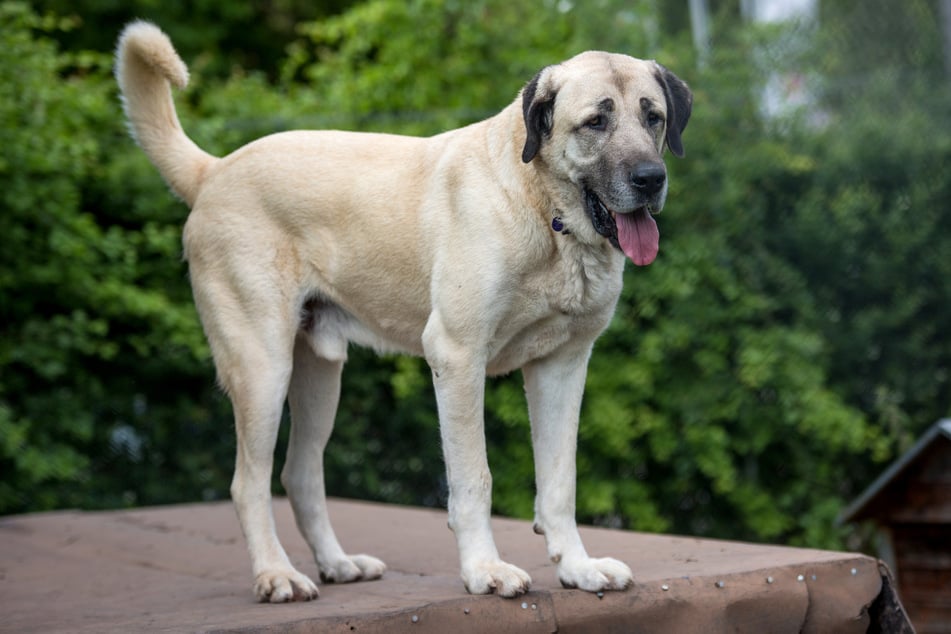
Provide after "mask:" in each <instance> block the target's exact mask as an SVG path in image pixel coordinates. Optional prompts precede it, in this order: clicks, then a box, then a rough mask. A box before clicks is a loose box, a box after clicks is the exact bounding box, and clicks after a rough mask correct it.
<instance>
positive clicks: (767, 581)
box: [766, 577, 775, 583]
mask: <svg viewBox="0 0 951 634" xmlns="http://www.w3.org/2000/svg"><path fill="white" fill-rule="evenodd" d="M773 581H775V579H773V578H772V577H766V583H772V582H773Z"/></svg>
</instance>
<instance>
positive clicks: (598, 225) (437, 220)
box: [116, 21, 693, 602]
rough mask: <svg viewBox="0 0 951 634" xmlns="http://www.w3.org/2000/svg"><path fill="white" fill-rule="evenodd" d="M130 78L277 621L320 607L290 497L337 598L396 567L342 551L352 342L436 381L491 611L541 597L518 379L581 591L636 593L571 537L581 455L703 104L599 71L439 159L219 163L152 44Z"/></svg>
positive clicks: (459, 514)
mask: <svg viewBox="0 0 951 634" xmlns="http://www.w3.org/2000/svg"><path fill="white" fill-rule="evenodd" d="M116 78H117V81H118V84H119V87H120V90H121V95H122V102H123V107H124V111H125V115H126V117H127V120H128V123H129V128H130V130H131V133H132V136H133V137H134V139H135V140H136V142H137V143H138V144H139V145H140V146H141V148H142V149H143V150H144V151H145V153H146V154H147V155H148V157H149V158H150V159H151V161H152V162H153V163H154V164H155V166H156V167H157V169H158V171H159V172H160V173H161V174H162V176H163V177H164V179H165V180H166V181H167V183H168V185H169V187H170V188H171V190H172V191H173V192H174V193H175V194H176V195H177V196H178V197H180V198H181V199H182V200H183V201H184V202H185V203H186V204H187V205H188V206H189V207H190V210H191V211H190V213H189V215H188V219H187V221H186V223H185V227H184V231H183V245H184V256H185V259H186V260H187V262H188V267H189V273H190V278H191V284H192V290H193V294H194V299H195V303H196V306H197V309H198V313H199V316H200V318H201V322H202V326H203V328H204V331H205V334H206V336H207V338H208V342H209V345H210V348H211V351H212V354H213V357H214V362H215V367H216V370H217V375H218V381H219V383H220V385H221V386H222V388H223V389H224V391H225V392H226V393H227V394H228V395H229V397H230V399H231V402H232V405H233V409H234V417H235V428H236V433H237V457H236V462H235V473H234V479H233V481H232V485H231V495H232V498H233V500H234V504H235V508H236V510H237V515H238V518H239V521H240V524H241V528H242V530H243V532H244V535H245V538H246V540H247V545H248V550H249V552H250V556H251V564H252V570H253V575H254V593H255V595H256V597H257V599H258V600H260V601H270V602H285V601H292V600H309V599H314V598H316V597H317V596H318V590H317V586H316V584H315V583H314V582H313V581H312V580H311V579H310V578H309V577H307V576H305V575H304V574H302V573H300V572H299V571H297V570H296V569H295V568H294V567H293V565H292V564H291V562H290V561H289V559H288V557H287V555H286V553H285V551H284V549H283V547H282V546H281V544H280V542H279V540H278V537H277V534H276V533H275V529H274V520H273V515H272V510H271V491H270V483H271V471H272V468H273V453H274V448H275V442H276V438H277V431H278V426H279V424H280V420H281V412H282V408H283V404H284V402H285V399H286V401H287V402H288V403H289V407H290V412H291V432H290V443H289V447H288V451H287V460H286V465H285V467H284V470H283V471H282V474H281V481H282V483H283V485H284V487H285V489H286V491H287V495H288V497H289V498H290V501H291V505H292V507H293V510H294V515H295V519H296V522H297V526H298V528H299V529H300V531H301V533H302V534H303V536H304V537H305V539H306V541H307V543H308V544H309V545H310V548H311V549H312V551H313V554H314V558H315V559H316V562H317V567H318V569H319V572H320V577H321V578H322V579H323V580H324V581H327V582H350V581H357V580H361V579H376V578H379V577H380V576H381V575H383V573H384V571H385V569H386V567H385V565H384V564H383V562H381V561H380V560H379V559H376V558H375V557H371V556H368V555H348V554H346V553H345V552H344V551H343V549H342V548H341V546H340V544H339V543H338V541H337V538H336V537H335V535H334V531H333V528H332V527H331V523H330V518H329V517H328V514H327V506H326V497H325V487H324V477H323V452H324V447H325V445H326V443H327V439H328V437H329V436H330V432H331V429H332V427H333V423H334V417H335V415H336V409H337V403H338V400H339V393H340V376H341V371H342V368H343V365H344V362H345V361H346V359H347V347H348V345H349V343H355V344H358V345H363V346H371V347H373V348H375V349H376V350H378V351H386V352H393V351H398V352H403V353H409V354H414V355H421V356H422V357H424V358H425V359H426V361H427V363H428V364H429V367H430V369H431V371H432V378H433V383H434V385H435V392H436V405H437V409H438V413H439V420H440V436H441V440H442V446H443V451H444V455H445V462H446V470H447V474H448V487H449V500H448V512H449V527H450V529H451V530H452V531H453V532H454V533H455V537H456V540H457V543H458V550H459V558H460V566H461V576H462V580H463V582H464V584H465V588H466V589H467V590H468V591H469V592H470V593H474V594H486V593H491V592H495V593H497V594H499V595H501V596H504V597H513V596H516V595H519V594H521V593H524V592H526V591H527V590H528V588H529V585H530V583H531V579H530V578H529V575H528V574H527V573H526V572H524V571H523V570H521V569H519V568H517V567H516V566H513V565H511V564H509V563H506V562H505V561H503V560H502V559H501V558H500V557H499V553H498V550H497V549H496V545H495V542H494V540H493V536H492V532H491V528H490V522H489V517H490V509H491V489H492V476H491V474H490V473H489V467H488V463H487V460H486V445H485V435H484V420H483V411H484V409H483V396H484V389H485V379H486V376H487V375H500V374H506V373H509V372H512V371H514V370H517V369H521V371H522V374H523V378H524V383H525V392H526V396H527V401H528V410H529V418H530V420H531V437H532V443H533V450H534V458H535V473H536V486H537V493H536V498H535V522H534V528H535V531H536V532H537V533H539V534H541V535H544V537H545V540H546V546H547V551H548V555H549V557H550V558H551V560H552V561H553V562H555V563H556V564H557V571H558V576H559V578H560V581H561V583H562V584H563V585H564V586H565V587H570V588H581V589H584V590H588V591H591V592H599V591H604V590H623V589H625V588H627V587H629V586H630V585H631V584H632V583H633V576H632V573H631V569H630V568H629V567H628V566H627V565H626V564H624V563H622V562H620V561H618V560H616V559H611V558H601V559H599V558H592V557H589V556H588V554H587V552H586V551H585V548H584V545H583V544H582V541H581V538H580V536H579V534H578V529H577V525H576V520H575V486H576V484H575V476H576V468H575V452H576V445H577V430H578V418H579V413H580V409H581V400H582V392H583V390H584V383H585V376H586V372H587V363H588V358H589V356H590V354H591V349H592V346H593V344H594V341H595V339H596V338H597V337H598V336H599V334H600V333H601V332H602V331H603V330H604V329H605V327H606V326H607V325H608V322H609V321H610V319H611V317H612V314H613V312H614V309H615V305H616V303H617V301H618V297H619V295H620V292H621V285H622V272H623V269H624V266H625V262H626V261H627V260H631V261H632V262H633V263H634V264H635V265H639V266H644V265H647V264H650V263H651V262H652V261H653V260H654V259H655V257H656V255H657V252H658V244H659V232H658V229H657V224H656V222H655V220H654V218H653V215H654V214H656V213H658V212H660V211H661V209H662V207H663V206H664V202H665V200H666V197H667V185H668V183H667V170H666V167H665V164H664V161H663V158H662V156H663V153H664V149H665V147H666V148H668V149H669V150H670V151H671V152H672V153H673V154H674V155H676V156H683V153H684V150H683V143H682V140H681V135H682V133H683V131H684V128H685V127H686V125H687V121H688V119H689V117H690V114H691V108H692V101H693V97H692V93H691V92H690V89H689V88H688V86H687V85H686V84H685V83H684V82H683V81H682V80H680V79H679V78H678V77H677V76H676V75H674V74H673V73H672V72H670V71H669V70H667V69H666V68H664V67H663V66H661V65H660V64H658V63H656V62H654V61H645V60H639V59H635V58H632V57H628V56H625V55H617V54H609V53H603V52H585V53H581V54H579V55H577V56H575V57H573V58H571V59H569V60H567V61H565V62H563V63H561V64H557V65H552V66H547V67H545V68H543V69H542V70H540V71H539V72H538V73H537V74H536V75H535V76H534V78H533V79H532V80H531V81H530V82H529V83H528V84H527V85H525V87H524V88H523V89H522V90H521V92H520V94H519V95H518V97H517V98H516V99H515V101H514V102H513V103H511V104H510V105H509V106H507V107H506V108H505V109H503V110H502V111H501V112H500V113H498V114H497V115H495V116H493V117H491V118H489V119H486V120H484V121H482V122H479V123H475V124H472V125H469V126H466V127H463V128H460V129H456V130H451V131H448V132H445V133H442V134H439V135H436V136H433V137H429V138H417V137H406V136H398V135H388V134H376V133H360V132H342V131H291V132H281V133H277V134H272V135H270V136H266V137H263V138H261V139H258V140H256V141H254V142H252V143H249V144H247V145H245V146H244V147H241V148H240V149H238V150H236V151H235V152H233V153H231V154H229V155H227V156H225V157H223V158H217V157H213V156H211V155H210V154H208V153H206V152H205V151H203V150H202V149H200V148H199V147H198V146H197V145H195V143H194V142H192V141H191V140H190V139H189V138H188V137H187V136H186V134H185V133H184V131H183V130H182V127H181V125H180V123H179V120H178V117H177V114H176V111H175V105H174V102H173V100H172V96H171V89H170V85H174V86H176V87H178V88H183V87H184V86H185V85H186V84H187V82H188V70H187V68H186V66H185V64H184V63H183V62H182V60H181V58H180V57H179V56H178V54H177V53H176V52H175V49H174V47H173V45H172V43H171V41H170V40H169V39H168V37H167V36H166V35H165V34H164V33H163V32H162V31H161V30H160V29H159V28H158V27H156V26H155V25H153V24H151V23H148V22H142V21H139V22H133V23H131V24H129V25H128V26H127V27H126V28H125V29H124V31H123V32H122V34H121V36H120V38H119V42H118V47H117V60H116Z"/></svg>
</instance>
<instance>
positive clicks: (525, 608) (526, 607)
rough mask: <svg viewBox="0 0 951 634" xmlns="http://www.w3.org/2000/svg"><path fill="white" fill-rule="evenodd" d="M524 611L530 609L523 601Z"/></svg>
mask: <svg viewBox="0 0 951 634" xmlns="http://www.w3.org/2000/svg"><path fill="white" fill-rule="evenodd" d="M522 609H523V610H527V609H528V604H527V603H525V602H524V601H522Z"/></svg>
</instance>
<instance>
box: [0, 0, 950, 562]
mask: <svg viewBox="0 0 951 634" xmlns="http://www.w3.org/2000/svg"><path fill="white" fill-rule="evenodd" d="M769 4H770V3H768V2H767V3H765V4H764V3H762V2H757V1H755V0H710V1H709V2H704V1H702V2H687V0H652V1H643V2H629V1H622V0H590V1H588V2H582V1H580V0H579V1H577V2H571V1H568V0H558V1H555V0H539V1H538V2H533V3H520V2H511V1H510V0H465V1H460V0H363V1H355V0H324V1H323V2H308V1H305V0H280V1H276V2H244V3H235V2H226V1H223V0H201V1H197V0H196V1H194V2H186V3H168V2H162V1H159V0H138V1H135V2H125V1H123V2H119V1H118V0H113V1H103V0H70V1H69V2H63V1H56V0H50V1H45V2H44V1H37V2H33V3H31V4H26V3H19V2H2V3H0V93H2V94H0V147H2V148H3V149H2V155H0V201H2V203H0V204H2V207H0V236H2V240H3V246H2V248H0V332H2V335H0V513H18V512H25V511H39V510H46V509H54V508H62V507H80V508H114V507H124V506H135V505H144V504H159V503H168V502H177V501H185V500H214V499H220V498H225V497H227V496H228V487H229V482H230V477H231V468H232V461H233V454H234V439H233V431H232V421H231V414H230V406H229V404H228V402H227V400H226V399H225V398H224V397H223V396H222V395H221V394H220V393H219V392H218V391H217V389H216V387H215V384H214V372H213V368H212V365H211V360H210V357H209V352H208V348H207V346H206V344H205V342H204V339H203V336H202V333H201V330H200V326H199V324H198V321H197V316H196V314H195V311H194V308H193V306H192V302H191V297H190V290H189V287H188V278H187V270H186V266H185V265H184V263H183V262H182V261H181V245H180V238H181V227H182V224H183V222H184V220H185V217H186V214H187V209H186V208H185V207H184V206H183V205H182V204H181V203H179V202H177V201H176V200H174V199H173V198H172V196H171V195H170V194H169V193H168V192H167V191H166V189H165V187H164V185H163V183H162V182H161V179H160V178H159V176H158V174H157V173H156V171H155V170H154V169H153V168H152V166H151V165H150V164H149V163H148V162H147V160H146V159H145V157H144V155H143V154H142V153H141V151H139V149H138V148H136V147H135V146H134V144H133V143H132V142H131V141H130V140H129V138H128V136H127V134H126V131H125V127H124V123H123V121H122V119H121V114H120V107H119V103H118V98H117V94H116V87H115V84H114V82H113V80H112V77H111V64H112V60H111V49H112V47H113V45H114V42H115V39H116V36H117V34H118V31H119V29H120V28H121V26H122V25H123V24H124V23H125V22H127V21H128V20H130V19H132V18H135V17H143V18H148V19H151V20H153V21H155V22H157V23H158V24H160V25H161V26H162V27H163V28H164V29H165V30H166V31H167V32H168V33H169V34H170V35H171V37H172V39H173V41H174V42H175V43H176V45H177V46H178V48H179V51H180V53H181V54H182V56H183V58H184V59H185V60H186V62H187V63H188V64H189V65H190V67H191V70H192V83H191V85H190V87H189V88H188V90H186V91H185V92H183V93H181V94H179V95H177V97H176V98H177V102H178V107H179V111H180V116H181V118H182V120H183V124H184V126H185V128H186V130H187V131H188V132H189V134H190V135H191V136H192V137H193V138H194V139H195V140H196V141H197V142H198V143H199V144H200V145H201V146H202V147H204V148H206V149H208V150H209V151H211V152H214V153H218V154H224V153H227V152H229V151H231V150H233V149H235V148H236V147H238V146H239V145H241V144H242V143H244V142H246V141H248V140H251V139H253V138H256V137H258V136H261V135H263V134H267V133H270V132H274V131H278V130H285V129H289V128H315V127H333V128H346V129H358V130H378V131H390V132H402V133H410V134H432V133H435V132H438V131H441V130H444V129H447V128H450V127H455V126H459V125H463V124H466V123H469V122H472V121H475V120H478V119H481V118H484V117H486V116H489V115H491V114H493V113H494V112H496V111H498V110H499V109H500V108H502V107H504V106H505V105H506V104H508V103H509V102H510V101H511V100H512V99H514V98H515V96H516V94H517V92H518V90H519V89H520V88H521V86H522V85H523V84H524V83H525V82H526V81H527V80H528V79H530V78H531V77H532V75H533V74H534V72H535V71H536V70H538V69H539V68H540V67H542V66H544V65H546V64H549V63H552V62H555V61H558V60H560V59H563V58H566V57H568V56H570V55H572V54H574V53H576V52H578V51H581V50H584V49H588V48H600V49H607V50H613V51H617V52H623V53H628V54H631V55H635V56H638V57H648V58H656V59H658V60H660V61H661V62H662V63H663V64H665V65H666V66H668V67H669V68H671V69H672V70H674V71H675V72H676V73H677V74H678V75H679V76H680V77H682V78H683V79H685V80H686V81H688V82H689V83H690V84H691V86H692V88H693V90H694V93H695V107H694V115H693V118H692V120H691V121H690V125H689V127H688V129H687V131H686V133H685V137H684V139H685V145H686V148H687V157H686V158H685V159H683V160H674V159H671V160H670V161H668V163H669V167H670V169H671V172H672V177H671V191H670V197H669V201H668V206H667V208H666V210H665V211H664V213H663V215H661V216H660V217H659V224H660V229H661V233H662V241H661V253H660V257H659V258H658V260H657V261H656V262H655V263H654V264H653V265H651V266H650V267H648V268H646V269H637V270H635V269H634V267H630V268H629V269H628V271H627V273H626V275H627V279H626V281H625V289H624V294H623V297H622V300H621V303H620V305H619V308H618V311H617V315H616V317H615V319H614V321H613V322H612V323H611V326H610V327H609V329H608V331H607V332H606V333H605V334H604V336H603V337H602V338H601V339H600V340H599V342H598V344H597V346H596V348H595V352H594V355H593V359H592V362H591V368H590V373H589V379H588V389H587V394H586V401H585V404H584V411H583V414H582V426H581V436H580V446H579V470H578V476H579V486H578V510H579V516H580V519H581V520H582V521H584V522H594V523H597V524H601V525H606V526H612V527H625V528H633V529H637V530H647V531H669V532H675V533H684V534H693V535H705V536H715V537H725V538H733V539H746V540H756V541H773V542H779V543H789V544H797V545H809V546H816V547H828V548H842V547H850V548H854V547H858V546H861V545H862V536H863V534H862V531H861V529H859V528H856V527H850V526H837V525H836V524H835V521H834V520H835V518H836V515H837V514H838V512H839V511H840V509H841V508H842V507H843V505H844V504H845V503H846V502H848V501H849V500H850V499H851V498H852V497H853V496H855V495H856V494H857V493H858V492H860V491H861V490H862V489H863V488H864V487H865V486H866V485H867V484H868V483H869V482H870V481H871V480H872V479H873V477H874V476H875V475H876V474H877V473H878V472H879V471H881V470H882V469H883V468H884V466H885V465H886V464H887V462H888V461H889V460H891V459H893V458H894V457H895V456H896V455H898V454H899V453H900V452H901V451H903V450H904V449H906V448H908V446H909V445H910V444H911V443H912V442H913V440H914V438H915V437H916V435H917V434H918V433H920V432H921V431H922V430H923V429H924V428H926V427H927V426H928V425H930V424H931V423H932V422H934V421H935V420H937V419H938V418H940V417H942V416H946V415H948V414H949V411H951V382H949V366H951V337H948V336H947V327H948V325H949V324H951V169H949V166H951V126H949V125H948V123H949V121H951V118H949V114H951V90H949V87H951V64H949V62H948V60H949V59H951V58H949V54H951V53H949V51H951V49H949V47H951V41H949V35H948V34H947V33H943V32H942V24H943V22H942V18H943V17H944V18H946V17H948V16H947V14H945V13H942V9H944V10H946V11H947V10H948V4H949V3H948V2H944V0H910V1H908V2H902V3H896V2H890V1H888V0H867V1H861V0H837V1H831V0H829V1H827V0H817V1H813V2H806V3H793V4H805V5H807V8H808V10H807V11H806V12H804V13H802V14H799V17H798V18H796V19H793V20H787V21H775V20H771V19H768V16H767V17H764V15H763V14H762V11H759V12H758V8H757V7H759V9H762V8H763V7H764V6H768V5H769ZM691 7H692V11H691ZM698 7H699V8H703V9H704V11H703V12H702V13H700V12H698V11H697V9H698ZM486 400H487V403H486V426H487V435H488V438H489V450H490V453H489V459H490V464H491V466H492V469H493V472H494V475H495V493H494V509H495V511H496V512H498V513H502V514H507V515H513V516H518V517H530V516H531V511H532V497H533V491H534V482H533V472H532V464H531V449H530V444H529V432H528V421H527V416H526V410H525V404H524V397H523V394H522V388H521V379H520V377H519V376H518V375H517V374H516V375H514V376H510V377H506V378H503V379H493V380H491V381H490V382H489V385H488V388H487V395H486ZM436 425H437V420H436V413H435V404H434V399H433V395H432V390H431V387H430V385H429V372H428V370H427V368H426V367H425V364H424V363H423V362H421V361H419V360H417V359H411V358H403V357H388V358H383V359H376V358H375V357H374V356H373V355H372V354H370V353H367V352H365V351H362V350H359V349H354V350H352V352H351V359H350V362H349V364H348V366H347V369H346V371H345V385H344V393H343V399H342V402H341V407H340V412H339V415H338V421H337V428H336V431H335V433H334V438H333V439H332V440H331V445H330V448H329V450H328V456H327V469H328V489H329V492H330V493H331V494H332V495H337V496H351V497H357V498H364V499H373V500H383V501H387V502H395V503H407V504H422V505H430V506H438V505H441V504H444V503H445V482H444V476H443V463H442V458H441V453H440V448H439V442H438V432H437V429H436ZM282 434H283V435H282V444H283V442H284V438H285V437H286V425H285V426H284V429H283V432H282ZM281 451H282V448H279V455H278V460H277V469H276V473H277V472H279V469H280V465H281V461H282V453H280V452H281ZM274 486H275V491H276V492H280V484H279V483H278V482H277V481H276V479H275V485H274Z"/></svg>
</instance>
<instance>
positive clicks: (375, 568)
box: [281, 334, 386, 583]
mask: <svg viewBox="0 0 951 634" xmlns="http://www.w3.org/2000/svg"><path fill="white" fill-rule="evenodd" d="M344 351H345V348H344ZM340 356H341V357H345V354H343V355H340ZM343 363H344V361H343V358H340V359H335V360H330V359H326V358H323V357H320V356H317V355H316V354H315V353H314V351H313V350H312V348H311V346H310V345H309V343H308V341H307V339H306V335H304V334H300V335H298V337H297V340H296V343H295V346H294V371H293V374H292V375H291V384H290V390H289V392H288V403H289V404H290V409H291V436H290V442H289V444H288V447H287V462H286V463H285V465H284V471H283V472H282V473H281V482H282V483H283V484H284V488H285V489H286V490H287V494H288V497H290V500H291V505H292V506H293V508H294V517H295V519H296V520H297V527H298V528H299V529H300V532H301V534H303V536H304V538H305V539H306V540H307V543H308V544H309V545H310V548H311V550H312V551H313V553H314V558H315V559H316V560H317V567H318V568H319V569H320V577H321V579H322V580H324V581H329V582H338V583H344V582H348V581H358V580H361V579H377V578H379V577H380V576H381V575H382V574H383V571H384V570H386V565H385V564H384V563H383V562H382V561H380V560H379V559H376V558H375V557H370V556H368V555H347V554H346V553H344V551H343V549H342V548H341V547H340V544H339V542H338V541H337V537H336V535H335V534H334V531H333V528H332V526H331V524H330V517H329V515H328V513H327V498H326V493H325V490H324V447H326V445H327V440H328V439H329V438H330V433H331V431H332V430H333V425H334V417H335V416H336V413H337V403H338V402H339V400H340V375H341V372H342V370H343Z"/></svg>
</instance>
